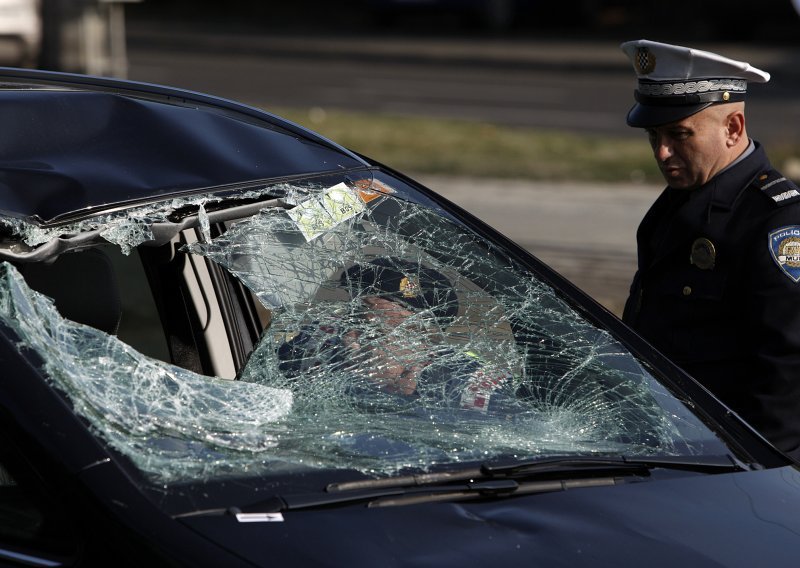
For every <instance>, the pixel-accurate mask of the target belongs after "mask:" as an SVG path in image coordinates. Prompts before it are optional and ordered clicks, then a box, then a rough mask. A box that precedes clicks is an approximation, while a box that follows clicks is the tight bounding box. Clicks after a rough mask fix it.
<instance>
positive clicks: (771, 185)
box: [753, 170, 800, 207]
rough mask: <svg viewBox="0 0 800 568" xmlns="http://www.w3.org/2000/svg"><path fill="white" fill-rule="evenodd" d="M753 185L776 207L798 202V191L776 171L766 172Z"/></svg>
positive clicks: (799, 196) (790, 181) (791, 182)
mask: <svg viewBox="0 0 800 568" xmlns="http://www.w3.org/2000/svg"><path fill="white" fill-rule="evenodd" d="M753 185H754V186H755V187H756V188H758V189H759V190H760V191H761V192H762V193H764V194H765V195H766V196H767V197H769V198H770V199H772V201H773V202H774V203H775V204H776V205H777V206H778V207H783V206H784V205H788V204H790V203H794V202H795V201H800V189H798V187H797V186H796V185H795V183H794V182H793V181H792V180H790V179H788V178H786V177H785V176H783V175H782V174H781V173H780V172H778V171H777V170H767V171H765V172H762V173H761V174H759V175H758V177H756V180H755V182H753Z"/></svg>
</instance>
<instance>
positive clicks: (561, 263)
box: [0, 0, 800, 314]
mask: <svg viewBox="0 0 800 568" xmlns="http://www.w3.org/2000/svg"><path fill="white" fill-rule="evenodd" d="M798 4H800V0H795V1H794V2H793V1H792V0H762V1H760V2H753V1H751V0H727V1H722V0H703V1H698V0H669V1H665V0H660V1H652V0H562V1H560V2H553V1H549V2H548V1H544V0H339V1H337V2H333V1H331V0H280V1H271V0H227V1H226V2H219V1H217V0H143V1H142V0H0V64H2V65H7V66H21V67H33V68H42V69H49V70H55V71H66V72H78V73H87V74H91V75H98V76H109V77H122V78H129V79H132V80H137V81H144V82H151V83H160V84H167V85H171V86H175V87H182V88H187V89H191V90H196V91H202V92H205V93H209V94H212V95H217V96H220V97H224V98H230V99H235V100H239V101H241V102H244V103H246V104H250V105H253V106H256V107H259V108H262V109H265V110H267V111H270V112H273V113H275V114H279V115H281V116H284V117H286V118H289V119H290V120H293V121H295V122H298V123H300V124H302V125H304V126H307V127H309V128H311V129H313V130H316V131H318V132H320V133H321V134H323V135H325V136H327V137H329V138H331V139H333V140H335V141H337V142H339V143H341V144H343V145H344V146H347V147H349V148H351V149H353V150H356V151H358V152H362V153H364V154H366V155H368V156H370V157H371V158H373V159H376V160H378V161H380V162H382V163H384V164H386V165H389V166H391V167H394V168H396V169H399V170H401V171H403V172H405V173H407V174H409V175H411V176H412V177H414V178H416V179H418V180H419V181H421V182H422V183H424V184H426V185H428V186H429V187H431V188H432V189H434V190H435V191H438V192H440V193H442V194H443V195H445V196H446V197H448V198H450V199H451V200H453V201H455V202H456V203H458V204H459V205H461V206H462V207H464V208H465V209H467V210H469V211H471V212H472V213H474V214H475V215H477V216H478V217H480V218H482V219H484V220H485V221H487V222H489V223H490V224H491V225H493V226H495V227H496V228H498V229H499V230H500V231H501V232H503V233H505V234H506V235H507V236H509V237H510V238H512V239H513V240H515V241H516V242H518V243H519V244H521V245H522V246H524V247H525V248H527V249H529V250H531V251H532V252H533V253H534V254H535V255H536V256H538V257H540V258H541V259H542V260H544V261H545V262H547V263H548V264H550V265H551V266H553V267H554V268H555V269H556V270H558V271H559V272H561V273H562V274H564V275H565V276H566V277H568V278H569V279H570V280H572V281H573V282H575V283H576V284H578V285H579V286H580V287H581V288H583V289H584V290H585V291H586V292H587V293H589V294H590V295H592V296H593V297H595V298H596V299H597V300H598V301H600V302H601V303H602V304H603V305H605V306H606V307H607V308H608V309H610V310H611V311H613V312H615V313H617V314H620V313H621V310H622V305H623V303H624V300H625V297H626V296H627V289H628V285H629V283H630V280H631V277H632V275H633V272H634V271H635V264H636V260H635V250H636V245H635V232H636V227H637V226H638V222H639V220H640V219H641V217H642V215H643V214H644V212H645V211H646V210H647V208H648V207H649V205H650V204H651V203H652V201H653V200H654V199H655V197H656V196H657V195H658V193H659V191H660V189H661V187H662V180H661V178H660V175H659V173H658V170H657V169H656V167H655V164H654V161H653V159H652V156H651V154H650V151H649V148H648V145H647V142H646V138H645V136H644V134H643V133H642V132H641V131H639V130H637V129H631V128H628V127H627V126H626V125H625V115H626V113H627V111H628V109H629V108H630V106H631V105H632V103H633V89H634V87H635V77H634V74H633V72H632V69H631V67H630V63H629V62H628V60H627V59H626V58H625V57H624V55H623V54H622V52H621V51H620V50H619V44H620V43H621V42H623V41H626V40H630V39H639V38H648V39H652V40H656V41H664V42H668V43H677V44H682V45H691V46H692V47H697V48H701V49H707V50H710V51H714V52H717V53H721V54H723V55H726V56H728V57H732V58H735V59H740V60H744V61H748V62H750V63H751V64H753V65H755V66H756V67H760V68H762V69H765V70H767V71H769V72H770V73H771V74H772V81H771V82H770V83H769V84H767V85H754V86H751V88H750V92H749V95H748V108H747V117H748V130H749V133H750V135H751V136H752V137H754V138H756V139H758V140H760V141H761V142H762V143H764V144H765V146H766V148H767V151H768V153H769V155H770V156H771V159H772V161H773V163H774V164H775V165H776V166H777V167H778V168H780V169H782V170H783V172H784V174H786V175H787V176H789V177H792V178H793V179H796V180H797V179H800V131H799V129H798V125H800V102H799V101H798V92H800V91H799V90H798V89H800V15H798V10H799V9H800V7H798Z"/></svg>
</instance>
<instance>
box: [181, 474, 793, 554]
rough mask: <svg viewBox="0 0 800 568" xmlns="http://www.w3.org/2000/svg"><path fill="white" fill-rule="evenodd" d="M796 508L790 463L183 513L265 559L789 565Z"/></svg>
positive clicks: (233, 546)
mask: <svg viewBox="0 0 800 568" xmlns="http://www.w3.org/2000/svg"><path fill="white" fill-rule="evenodd" d="M776 504H779V505H780V506H776ZM798 508H800V473H798V471H797V470H796V469H795V468H793V467H784V468H778V469H772V470H762V471H752V472H744V473H734V474H722V475H705V476H696V477H682V478H679V479H669V480H659V481H650V482H641V483H632V484H627V485H621V486H616V487H608V488H591V489H576V490H570V491H566V492H559V493H548V494H544V495H538V496H531V497H521V498H511V499H505V500H503V499H499V500H493V501H488V502H474V503H467V504H464V503H461V504H459V503H445V504H441V503H440V504H431V505H417V506H407V507H398V508H378V509H367V508H365V507H364V506H363V505H360V506H351V507H345V508H334V509H326V510H315V511H298V512H288V513H285V514H284V516H283V518H282V520H281V521H279V522H261V523H252V522H250V523H242V522H238V521H237V519H236V517H235V516H233V515H224V516H216V517H189V518H184V519H182V520H181V522H183V523H185V524H187V525H188V526H189V527H191V528H193V529H194V530H196V531H198V532H199V533H201V534H203V535H204V536H206V537H207V538H209V539H211V540H214V541H216V542H217V543H218V544H220V545H222V546H224V547H227V548H229V549H230V550H232V551H235V552H237V553H238V554H240V555H241V556H242V557H244V558H245V559H246V560H249V561H251V562H254V563H255V564H257V565H260V566H267V565H269V566H281V565H305V566H310V565H330V564H331V563H332V562H334V563H335V564H336V565H341V566H345V565H346V566H352V565H381V566H395V565H403V566H406V565H410V566H417V565H426V566H438V565H445V564H446V565H452V566H490V565H495V566H503V565H505V566H509V565H523V564H524V565H533V564H536V565H541V566H569V567H576V566H592V567H596V566H606V565H609V566H610V565H613V566H630V565H646V566H670V567H674V566H704V567H709V566H779V565H786V563H787V561H788V560H789V559H788V558H787V557H786V554H787V553H788V552H789V551H795V550H797V549H798V548H797V547H798V546H800V517H798V516H797V514H796V511H797V510H798ZM309 543H313V545H309Z"/></svg>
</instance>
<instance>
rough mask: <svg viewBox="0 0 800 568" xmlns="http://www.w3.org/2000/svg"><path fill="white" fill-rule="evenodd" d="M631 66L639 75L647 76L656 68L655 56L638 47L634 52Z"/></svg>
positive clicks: (647, 50) (646, 49) (644, 48)
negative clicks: (632, 65) (634, 55)
mask: <svg viewBox="0 0 800 568" xmlns="http://www.w3.org/2000/svg"><path fill="white" fill-rule="evenodd" d="M633 64H634V66H635V67H636V71H638V72H639V74H640V75H649V74H650V73H652V72H653V70H654V69H655V68H656V56H655V55H653V54H652V53H651V52H650V50H649V49H648V48H646V47H640V48H638V49H637V50H636V57H635V58H634V60H633Z"/></svg>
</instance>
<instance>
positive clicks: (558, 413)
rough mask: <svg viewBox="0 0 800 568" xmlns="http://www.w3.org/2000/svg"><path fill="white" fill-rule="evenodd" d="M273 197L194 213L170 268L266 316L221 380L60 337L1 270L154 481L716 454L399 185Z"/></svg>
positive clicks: (99, 419)
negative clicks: (220, 214)
mask: <svg viewBox="0 0 800 568" xmlns="http://www.w3.org/2000/svg"><path fill="white" fill-rule="evenodd" d="M274 193H275V192H273V194H274ZM280 195H281V199H280V200H278V201H277V202H275V201H273V202H269V203H268V204H265V205H264V206H263V207H260V208H259V210H258V211H257V213H256V214H254V215H250V216H246V217H244V218H240V219H235V220H227V221H224V222H220V223H218V225H219V226H220V230H218V231H213V232H212V231H211V230H210V229H209V222H208V219H207V218H205V212H204V211H203V210H202V208H201V210H200V212H199V221H198V229H197V231H198V232H199V234H200V236H201V237H200V238H199V239H198V240H195V241H193V242H191V243H189V244H186V245H184V246H183V248H181V250H180V251H179V254H184V255H192V256H193V257H195V258H206V259H208V260H209V261H210V262H211V263H213V264H215V265H218V266H221V267H223V268H224V269H225V271H227V272H228V273H229V274H231V275H233V276H234V277H235V278H236V279H238V280H240V281H241V282H242V283H243V284H244V286H246V287H247V289H249V290H250V292H251V293H252V294H253V296H254V297H256V298H257V299H258V301H259V302H260V304H261V306H262V307H263V309H264V310H265V311H268V313H269V318H268V324H267V325H266V328H265V329H264V330H263V332H262V333H261V336H260V339H258V341H257V343H256V344H255V347H254V348H253V350H252V351H251V352H250V354H249V357H248V359H247V362H246V364H245V365H244V366H243V367H242V368H240V369H239V370H238V374H237V376H236V379H237V380H235V381H229V380H223V379H219V378H211V377H207V376H203V375H199V374H197V373H192V372H190V371H187V370H185V369H181V368H179V367H176V366H173V365H168V364H166V363H163V362H161V361H156V360H154V359H150V358H148V357H145V356H144V355H142V354H140V353H137V352H136V351H135V350H134V349H132V348H131V347H129V346H128V345H126V344H124V343H122V342H121V341H119V340H118V339H117V338H116V337H114V336H113V335H108V334H106V333H103V332H101V331H99V330H95V329H93V328H90V327H87V326H83V325H80V324H76V323H74V322H70V321H69V320H65V319H64V318H62V317H61V316H59V314H58V313H57V312H56V311H55V310H54V309H53V307H52V305H51V304H49V303H48V302H47V301H46V300H45V299H43V298H42V297H40V296H38V295H37V294H35V293H33V292H32V291H31V290H29V289H27V288H26V286H25V282H24V280H22V278H20V277H19V275H18V274H17V272H16V271H15V270H14V269H13V267H11V265H6V266H5V269H4V273H3V274H4V276H3V280H2V282H0V304H2V305H1V306H0V308H1V309H2V310H1V311H2V313H1V314H0V317H2V318H3V321H4V322H5V323H6V325H8V326H10V327H12V329H14V330H15V332H16V333H17V335H19V337H20V338H21V339H22V341H23V344H25V345H26V346H27V347H28V348H30V349H33V350H34V351H36V352H37V353H38V354H39V355H40V356H41V357H42V359H43V360H44V362H45V368H46V371H47V373H48V376H49V377H50V378H51V380H52V381H53V382H54V383H56V385H57V386H58V387H59V388H60V389H61V390H62V391H64V392H66V393H67V394H68V396H69V397H70V399H71V400H72V402H73V405H74V407H75V410H76V412H78V413H79V414H80V415H81V416H83V417H84V418H86V419H87V420H88V421H89V422H90V423H91V426H92V428H93V430H94V431H95V432H96V433H97V434H98V435H99V436H100V437H101V438H102V439H104V440H105V441H106V442H107V443H108V444H109V445H111V446H112V447H113V448H115V449H116V450H117V451H119V452H121V453H122V454H124V455H125V456H127V457H128V458H130V460H131V461H132V462H133V464H134V465H135V466H136V467H137V468H139V469H140V470H141V471H143V472H144V473H145V474H146V475H147V476H148V477H150V478H151V479H152V480H154V481H158V482H165V483H170V482H179V481H189V480H195V479H210V478H215V477H221V476H226V475H270V474H276V475H278V474H279V475H285V474H286V473H290V472H293V471H300V470H305V469H308V468H335V469H346V470H357V471H359V472H362V473H364V474H367V475H378V476H380V475H390V474H393V473H396V472H398V471H401V470H405V469H408V468H414V469H422V470H426V469H428V468H430V467H432V466H438V465H446V464H453V463H459V462H468V461H474V460H481V461H484V460H487V459H492V458H499V457H513V458H519V459H523V458H531V457H536V456H548V455H555V454H557V455H564V454H584V455H585V454H614V455H619V454H625V455H685V454H700V453H706V452H711V453H720V452H721V451H724V450H722V448H723V446H722V445H721V442H719V441H718V440H717V438H716V437H715V436H714V434H712V433H711V431H709V430H708V429H707V428H706V427H705V426H704V425H703V424H702V423H701V422H700V421H699V420H698V419H697V418H696V417H695V416H694V415H693V414H692V413H691V412H690V411H689V410H688V409H687V408H686V406H685V405H684V404H682V403H681V402H679V401H678V400H676V399H675V398H674V397H673V396H672V395H671V394H670V393H669V392H668V391H667V390H666V389H665V388H664V387H663V386H662V385H660V384H659V383H658V382H657V381H656V380H655V379H654V378H653V377H652V376H651V375H650V373H649V372H648V371H647V369H646V368H645V367H644V366H643V365H642V364H641V362H639V361H638V360H637V359H636V358H635V357H633V356H632V355H631V354H630V353H629V352H628V351H627V349H626V348H625V347H624V346H623V345H622V344H621V343H620V342H618V341H617V340H616V339H615V338H614V337H613V336H612V335H610V334H609V333H608V332H607V331H605V330H603V329H600V328H598V327H596V326H595V325H593V324H591V323H589V322H588V321H587V320H586V319H585V318H584V317H582V316H581V315H580V314H579V313H578V312H577V311H576V310H575V309H574V308H573V307H571V305H570V304H569V303H568V302H566V301H565V300H564V299H563V298H562V297H561V295H560V294H559V293H558V292H557V291H555V290H554V289H552V288H551V287H550V286H549V285H548V284H546V283H544V282H543V281H542V280H540V279H539V278H537V277H536V275H535V274H534V273H532V272H531V271H530V270H528V269H527V268H525V267H524V266H522V265H521V264H519V262H517V261H516V260H515V259H514V258H513V257H511V256H509V255H508V254H506V253H505V252H504V250H503V249H502V248H500V247H498V246H497V245H495V244H493V243H492V242H490V241H489V240H487V239H486V238H484V237H483V236H481V235H479V234H477V233H476V232H474V231H473V230H471V229H470V228H468V227H467V226H465V225H463V224H461V223H460V222H458V221H457V220H455V219H453V218H452V217H451V216H450V215H449V214H446V213H444V212H443V211H442V210H440V209H438V208H437V207H436V206H434V205H432V204H431V203H430V202H429V201H428V200H427V199H426V198H424V197H422V196H421V195H417V194H416V193H415V192H413V191H411V190H409V189H408V187H407V186H405V185H404V184H402V183H401V182H399V181H397V182H395V181H394V180H392V179H390V178H383V179H382V180H379V179H375V180H361V181H355V182H354V181H352V180H348V179H345V178H342V181H341V182H339V183H334V184H328V185H325V186H320V185H319V183H312V182H308V183H305V184H303V183H296V184H294V185H292V186H286V185H284V186H282V188H281V191H280ZM65 354H68V356H65Z"/></svg>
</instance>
